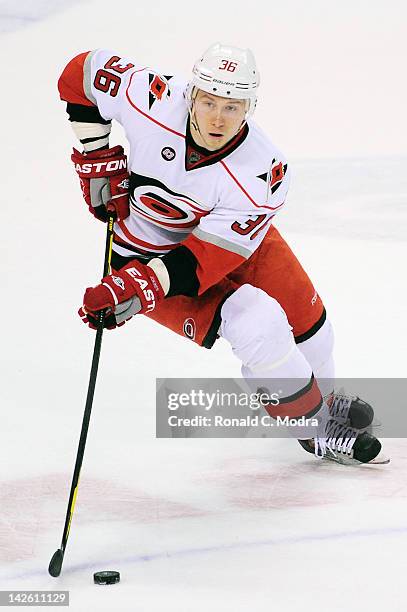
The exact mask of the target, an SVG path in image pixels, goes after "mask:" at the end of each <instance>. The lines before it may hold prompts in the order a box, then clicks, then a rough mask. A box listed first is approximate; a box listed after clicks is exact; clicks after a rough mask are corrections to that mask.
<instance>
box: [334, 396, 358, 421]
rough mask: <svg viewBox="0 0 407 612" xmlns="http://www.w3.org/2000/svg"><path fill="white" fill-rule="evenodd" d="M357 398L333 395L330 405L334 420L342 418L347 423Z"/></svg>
mask: <svg viewBox="0 0 407 612" xmlns="http://www.w3.org/2000/svg"><path fill="white" fill-rule="evenodd" d="M356 399H357V398H356V396H354V395H345V394H344V393H341V392H339V393H332V395H331V396H330V398H329V401H328V403H329V404H330V406H329V413H330V415H331V416H332V417H334V418H338V417H339V418H341V419H344V420H345V421H346V420H347V418H348V414H349V409H350V407H351V404H352V402H353V401H354V400H356Z"/></svg>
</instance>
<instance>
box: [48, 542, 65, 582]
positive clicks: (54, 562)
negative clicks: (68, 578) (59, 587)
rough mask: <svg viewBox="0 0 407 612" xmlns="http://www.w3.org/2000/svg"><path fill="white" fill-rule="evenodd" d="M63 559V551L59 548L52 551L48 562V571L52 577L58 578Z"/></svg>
mask: <svg viewBox="0 0 407 612" xmlns="http://www.w3.org/2000/svg"><path fill="white" fill-rule="evenodd" d="M63 560H64V553H63V552H62V550H61V549H60V548H58V550H56V551H55V552H54V554H53V555H52V559H51V561H50V562H49V566H48V572H49V574H51V576H52V577H53V578H58V576H59V574H60V573H61V569H62V561H63Z"/></svg>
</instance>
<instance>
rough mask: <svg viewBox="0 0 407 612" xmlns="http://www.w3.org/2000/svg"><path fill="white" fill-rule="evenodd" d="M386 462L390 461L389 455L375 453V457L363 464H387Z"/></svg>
mask: <svg viewBox="0 0 407 612" xmlns="http://www.w3.org/2000/svg"><path fill="white" fill-rule="evenodd" d="M388 463H390V457H386V456H385V455H377V457H375V458H374V459H372V460H371V461H368V462H367V464H365V465H387V464H388ZM362 465H363V464H362Z"/></svg>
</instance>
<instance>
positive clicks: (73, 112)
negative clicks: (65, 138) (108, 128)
mask: <svg viewBox="0 0 407 612" xmlns="http://www.w3.org/2000/svg"><path fill="white" fill-rule="evenodd" d="M66 112H67V113H68V116H69V121H84V122H85V123H103V125H108V124H109V123H111V121H106V119H103V117H102V115H101V114H100V113H99V110H98V107H97V106H85V105H84V104H72V103H71V102H68V103H67V105H66Z"/></svg>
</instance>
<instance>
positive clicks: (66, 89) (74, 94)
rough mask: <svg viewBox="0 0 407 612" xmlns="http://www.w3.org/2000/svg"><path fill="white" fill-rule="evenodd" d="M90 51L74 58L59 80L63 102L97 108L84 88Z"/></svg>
mask: <svg viewBox="0 0 407 612" xmlns="http://www.w3.org/2000/svg"><path fill="white" fill-rule="evenodd" d="M89 53H90V52H89V51H86V52H85V53H80V54H79V55H77V56H76V57H74V58H73V59H72V60H71V61H70V62H69V63H68V64H67V65H66V66H65V68H64V70H63V72H62V74H61V76H60V77H59V80H58V91H59V95H60V97H61V100H65V102H71V103H72V104H82V105H83V106H95V105H94V104H93V102H91V101H90V100H89V98H88V97H87V96H86V93H85V87H84V70H85V64H86V60H87V57H88V55H89Z"/></svg>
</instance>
